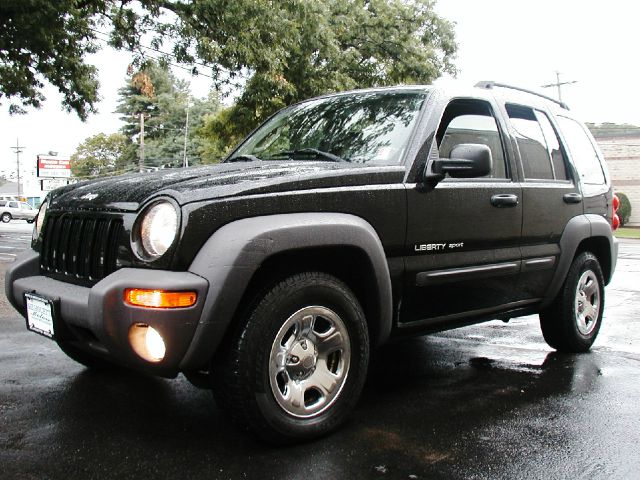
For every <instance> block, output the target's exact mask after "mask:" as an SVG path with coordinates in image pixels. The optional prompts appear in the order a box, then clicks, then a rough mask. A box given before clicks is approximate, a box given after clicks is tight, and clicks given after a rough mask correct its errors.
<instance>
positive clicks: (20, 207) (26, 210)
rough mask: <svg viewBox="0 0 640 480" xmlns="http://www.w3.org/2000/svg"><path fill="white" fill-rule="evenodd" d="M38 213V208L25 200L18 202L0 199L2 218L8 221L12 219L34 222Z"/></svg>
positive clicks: (0, 218) (4, 221) (3, 220)
mask: <svg viewBox="0 0 640 480" xmlns="http://www.w3.org/2000/svg"><path fill="white" fill-rule="evenodd" d="M36 215H38V210H37V209H35V208H33V207H32V206H31V205H29V204H28V203H25V202H17V201H14V200H9V201H7V200H0V220H2V222H3V223H8V222H10V221H11V220H14V219H15V220H20V219H22V220H26V221H27V222H28V223H33V221H34V220H35V219H36Z"/></svg>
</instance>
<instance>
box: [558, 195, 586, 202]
mask: <svg viewBox="0 0 640 480" xmlns="http://www.w3.org/2000/svg"><path fill="white" fill-rule="evenodd" d="M562 200H564V203H580V202H581V201H582V195H580V194H579V193H565V194H564V196H563V197H562Z"/></svg>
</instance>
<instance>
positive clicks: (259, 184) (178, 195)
mask: <svg viewBox="0 0 640 480" xmlns="http://www.w3.org/2000/svg"><path fill="white" fill-rule="evenodd" d="M404 173H405V169H404V167H403V166H365V165H362V164H350V163H332V162H317V161H314V162H298V161H281V162H271V161H270V162H235V163H221V164H215V165H207V166H201V167H192V168H185V169H171V170H159V171H157V172H151V173H132V174H127V175H122V176H118V177H110V178H103V179H99V180H91V181H85V182H80V183H76V184H73V185H68V186H66V187H62V188H60V189H57V190H54V191H53V192H52V193H51V194H50V198H51V207H52V208H54V209H56V208H65V209H82V210H116V211H136V210H137V209H138V208H139V207H140V205H141V204H142V203H144V202H145V201H147V200H148V199H150V198H152V197H156V196H160V195H167V196H170V197H173V198H174V199H175V200H176V201H177V202H178V203H179V204H180V205H184V204H186V203H190V202H196V201H203V200H208V199H219V198H225V197H236V196H240V195H252V194H264V193H276V192H284V191H296V190H308V189H315V188H329V187H343V186H344V187H346V186H359V185H375V184H389V183H399V182H402V181H403V179H404Z"/></svg>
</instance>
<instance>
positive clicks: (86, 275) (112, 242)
mask: <svg viewBox="0 0 640 480" xmlns="http://www.w3.org/2000/svg"><path fill="white" fill-rule="evenodd" d="M122 233H123V226H122V219H120V218H96V217H86V216H80V215H73V214H61V215H55V214H52V215H49V216H47V221H46V225H45V229H44V235H43V239H42V245H41V248H40V270H41V271H42V273H44V274H49V275H52V276H56V277H58V276H62V277H66V278H67V279H69V280H70V281H73V282H77V281H84V282H91V283H95V282H97V281H99V280H102V279H103V278H104V277H106V276H107V275H109V274H110V273H113V272H114V271H115V270H117V257H118V245H119V244H120V237H121V235H122Z"/></svg>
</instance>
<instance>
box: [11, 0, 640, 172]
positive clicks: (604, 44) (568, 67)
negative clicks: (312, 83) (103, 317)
mask: <svg viewBox="0 0 640 480" xmlns="http://www.w3.org/2000/svg"><path fill="white" fill-rule="evenodd" d="M436 11H437V12H438V13H439V14H440V15H441V16H443V17H445V18H447V19H448V20H450V21H452V22H455V32H456V39H457V42H458V45H459V50H458V53H457V58H456V60H455V64H456V66H457V68H458V74H457V76H456V77H457V78H456V79H455V80H454V79H452V78H450V77H448V76H447V77H444V78H441V79H439V80H438V81H437V83H438V84H447V83H449V82H453V81H456V82H459V83H463V84H467V85H473V84H475V83H476V82H478V81H480V80H494V81H498V82H502V83H508V84H514V85H518V86H521V87H525V88H529V89H533V90H539V91H541V92H542V93H545V94H547V95H550V96H554V97H555V96H556V95H557V91H556V89H555V88H551V89H542V88H540V86H541V85H544V84H549V83H553V82H555V80H556V73H555V72H556V71H559V72H560V74H561V81H575V82H576V83H574V84H571V85H566V86H564V87H563V89H562V96H563V100H564V101H565V102H566V103H567V104H568V105H569V107H570V108H571V110H572V111H574V112H575V113H576V114H577V115H578V116H579V117H580V118H582V119H583V120H584V121H589V122H595V123H602V122H616V123H631V124H635V125H640V92H639V91H638V85H640V65H639V62H638V57H639V55H638V53H637V49H638V47H639V46H640V24H639V21H640V2H637V1H634V0H608V1H606V2H603V1H602V0H600V1H592V0H582V1H578V0H517V1H514V0H482V1H478V0H439V1H438V2H437V4H436ZM130 60H131V58H130V56H129V54H127V53H125V52H116V51H113V50H111V49H106V48H105V49H103V50H101V51H100V52H98V53H97V54H94V55H92V57H91V58H90V61H91V63H93V64H94V65H96V66H97V67H98V70H99V72H100V77H99V78H100V82H101V89H100V95H101V97H102V101H101V102H100V103H99V104H98V109H99V113H98V114H96V115H92V116H91V117H90V118H89V120H88V121H87V122H84V123H83V122H82V121H80V120H79V119H78V118H77V116H76V115H75V114H73V113H67V112H65V111H64V110H63V109H62V108H61V106H60V99H61V97H60V95H59V94H58V93H57V92H56V91H55V89H54V88H52V87H48V88H46V89H45V91H44V93H45V96H46V97H47V100H46V102H45V103H44V106H43V107H42V108H41V109H40V110H30V111H29V113H27V114H26V115H18V116H9V114H8V113H7V106H6V105H2V106H0V172H1V171H3V170H9V169H15V164H16V157H15V153H14V150H13V149H12V148H11V147H14V146H15V145H16V140H17V139H18V140H19V142H20V145H21V146H24V151H23V152H22V154H21V159H20V164H21V170H23V171H24V170H25V169H26V170H29V169H31V170H33V169H35V161H36V155H38V154H43V153H48V152H49V151H55V152H58V153H59V155H60V156H67V157H68V156H70V155H71V154H72V153H73V151H74V150H75V148H76V147H77V146H78V145H79V144H80V143H81V142H82V141H83V140H84V139H85V138H87V137H88V136H91V135H95V134H97V133H101V132H103V133H106V134H109V133H113V132H116V131H117V130H118V129H119V128H120V126H121V123H120V121H119V120H118V117H119V115H118V114H115V113H113V112H114V110H115V108H116V105H117V90H118V88H120V87H121V86H123V84H124V81H125V78H126V69H127V66H128V64H129V62H130ZM174 73H175V74H176V76H178V77H180V78H185V79H187V80H191V81H192V93H193V94H194V95H195V96H199V97H203V96H205V95H206V93H207V91H208V89H209V88H210V80H209V79H207V78H206V77H204V76H199V77H195V78H193V79H191V78H189V77H188V73H186V72H184V71H183V70H179V69H174Z"/></svg>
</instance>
